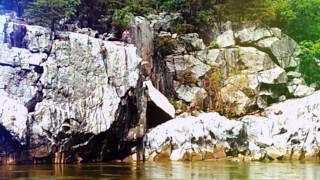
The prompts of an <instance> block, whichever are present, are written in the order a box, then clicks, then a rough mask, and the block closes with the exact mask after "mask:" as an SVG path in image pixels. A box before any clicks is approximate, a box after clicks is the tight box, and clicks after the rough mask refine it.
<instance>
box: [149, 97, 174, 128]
mask: <svg viewBox="0 0 320 180" xmlns="http://www.w3.org/2000/svg"><path fill="white" fill-rule="evenodd" d="M170 119H172V117H170V115H168V114H167V113H166V112H164V111H163V110H162V109H160V108H159V107H158V106H156V105H155V103H154V102H152V101H148V106H147V128H148V129H151V128H154V127H156V126H158V125H160V124H163V123H165V122H167V121H169V120H170Z"/></svg>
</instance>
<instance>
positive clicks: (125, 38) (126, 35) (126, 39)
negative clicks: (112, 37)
mask: <svg viewBox="0 0 320 180" xmlns="http://www.w3.org/2000/svg"><path fill="white" fill-rule="evenodd" d="M129 38H130V32H129V30H128V29H126V30H125V31H123V33H122V41H123V42H124V43H125V44H127V43H129Z"/></svg>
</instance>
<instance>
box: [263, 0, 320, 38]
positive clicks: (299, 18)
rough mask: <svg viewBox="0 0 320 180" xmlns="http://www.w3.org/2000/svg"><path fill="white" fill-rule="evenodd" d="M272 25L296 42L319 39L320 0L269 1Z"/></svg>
mask: <svg viewBox="0 0 320 180" xmlns="http://www.w3.org/2000/svg"><path fill="white" fill-rule="evenodd" d="M268 3H269V4H270V8H271V9H272V12H273V17H274V25H277V26H279V27H281V28H282V29H284V30H285V32H286V33H287V34H288V35H290V36H292V37H293V38H294V39H296V40H297V41H304V40H318V39H320V0H269V1H268Z"/></svg>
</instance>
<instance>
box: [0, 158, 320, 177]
mask: <svg viewBox="0 0 320 180" xmlns="http://www.w3.org/2000/svg"><path fill="white" fill-rule="evenodd" d="M0 179H46V180H48V179H121V180H125V179H201V180H202V179H221V180H228V179H254V180H258V179H268V180H269V179H289V180H293V179H302V180H313V179H320V163H310V162H307V163H300V162H294V163H290V162H286V163H259V162H253V163H231V162H220V161H218V162H172V163H169V162H167V163H145V164H135V163H132V164H114V163H113V164H84V165H39V166H36V165H34V166H33V165H31V166H0Z"/></svg>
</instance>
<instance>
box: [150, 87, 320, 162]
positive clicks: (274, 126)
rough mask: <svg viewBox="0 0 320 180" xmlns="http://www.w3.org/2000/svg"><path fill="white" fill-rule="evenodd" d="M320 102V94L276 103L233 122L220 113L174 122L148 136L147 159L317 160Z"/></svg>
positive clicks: (157, 128) (158, 128)
mask: <svg viewBox="0 0 320 180" xmlns="http://www.w3.org/2000/svg"><path fill="white" fill-rule="evenodd" d="M319 98H320V93H319V92H316V93H314V94H313V95H311V96H308V97H305V98H301V99H295V100H288V101H285V102H282V103H278V104H274V105H272V106H270V107H268V108H266V109H265V111H264V112H262V113H261V114H256V115H249V116H244V117H241V118H239V119H233V120H229V119H227V118H225V117H223V116H221V115H219V114H218V113H204V114H201V115H199V116H197V117H192V116H190V117H186V118H176V119H173V120H171V121H168V122H167V123H164V124H162V125H160V126H158V127H156V128H154V129H152V130H151V131H150V132H149V133H148V134H147V137H148V138H147V139H148V141H147V146H146V147H147V151H146V157H147V158H148V159H149V160H151V161H157V160H158V161H161V160H166V159H170V160H205V159H220V158H226V157H237V158H241V160H304V159H313V158H316V157H318V152H319V146H318V144H319V138H320V134H319V125H320V124H319V120H320V119H319V117H320V114H319V113H320V111H319V107H320V104H319ZM310 112H312V113H310Z"/></svg>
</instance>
